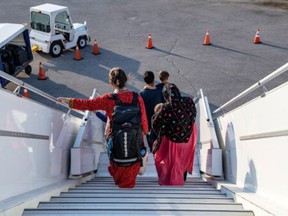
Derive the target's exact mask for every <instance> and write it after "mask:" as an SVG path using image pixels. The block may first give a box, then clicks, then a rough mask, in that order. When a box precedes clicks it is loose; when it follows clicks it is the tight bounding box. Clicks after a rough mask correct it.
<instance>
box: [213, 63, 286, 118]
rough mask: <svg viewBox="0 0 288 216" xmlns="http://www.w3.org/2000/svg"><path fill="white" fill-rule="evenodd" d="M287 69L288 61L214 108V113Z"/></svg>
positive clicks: (262, 85)
mask: <svg viewBox="0 0 288 216" xmlns="http://www.w3.org/2000/svg"><path fill="white" fill-rule="evenodd" d="M287 70H288V63H286V64H284V65H283V66H281V67H280V68H278V69H277V70H275V71H274V72H272V73H271V74H269V75H268V76H266V77H264V78H263V79H261V80H259V81H258V82H257V83H255V84H254V85H252V86H251V87H249V88H248V89H246V90H245V91H243V92H241V93H240V94H238V95H237V96H236V97H234V98H232V99H231V100H229V101H228V102H226V103H225V104H223V105H222V106H220V107H219V108H218V109H216V110H214V112H213V114H215V113H217V112H219V111H220V110H223V108H225V107H227V106H228V105H231V104H232V103H234V102H236V101H237V100H239V99H240V98H242V97H244V96H246V95H247V94H249V93H250V92H252V91H254V90H256V89H257V88H259V87H264V84H265V83H267V82H269V81H270V80H272V79H274V78H275V77H277V76H279V75H281V74H283V73H284V72H286V71H287Z"/></svg>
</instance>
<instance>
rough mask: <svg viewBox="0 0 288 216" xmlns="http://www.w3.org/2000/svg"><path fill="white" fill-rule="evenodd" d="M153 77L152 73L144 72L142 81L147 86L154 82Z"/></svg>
mask: <svg viewBox="0 0 288 216" xmlns="http://www.w3.org/2000/svg"><path fill="white" fill-rule="evenodd" d="M154 79H155V76H154V73H153V72H152V71H145V72H144V81H145V83H147V84H151V83H153V82H154Z"/></svg>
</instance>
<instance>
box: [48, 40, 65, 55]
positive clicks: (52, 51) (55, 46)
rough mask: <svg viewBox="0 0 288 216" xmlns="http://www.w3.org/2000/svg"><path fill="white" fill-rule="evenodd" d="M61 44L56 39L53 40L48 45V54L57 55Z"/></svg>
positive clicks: (60, 49)
mask: <svg viewBox="0 0 288 216" xmlns="http://www.w3.org/2000/svg"><path fill="white" fill-rule="evenodd" d="M62 51H63V50H62V45H61V44H60V42H58V41H54V42H53V43H52V44H51V46H50V51H49V53H50V55H51V56H52V57H59V56H60V55H61V54H62Z"/></svg>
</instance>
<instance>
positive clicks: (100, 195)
mask: <svg viewBox="0 0 288 216" xmlns="http://www.w3.org/2000/svg"><path fill="white" fill-rule="evenodd" d="M60 196H61V197H71V196H72V197H111V198H114V197H146V198H148V197H151V198H153V197H157V198H160V197H164V198H165V197H168V196H169V198H170V197H172V198H173V199H174V198H185V199H186V198H197V197H200V198H210V197H211V198H215V197H226V194H223V193H219V194H211V193H204V194H203V193H202V194H189V193H186V194H181V193H180V194H173V193H171V194H167V193H166V194H157V193H153V194H152V193H149V192H148V193H142V194H139V193H109V194H107V193H103V194H99V193H93V192H92V193H89V192H85V193H81V192H62V193H61V194H60Z"/></svg>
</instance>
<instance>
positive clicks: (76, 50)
mask: <svg viewBox="0 0 288 216" xmlns="http://www.w3.org/2000/svg"><path fill="white" fill-rule="evenodd" d="M82 59H83V58H82V56H81V53H80V50H79V47H78V45H77V46H76V49H75V57H74V60H76V61H80V60H82Z"/></svg>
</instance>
